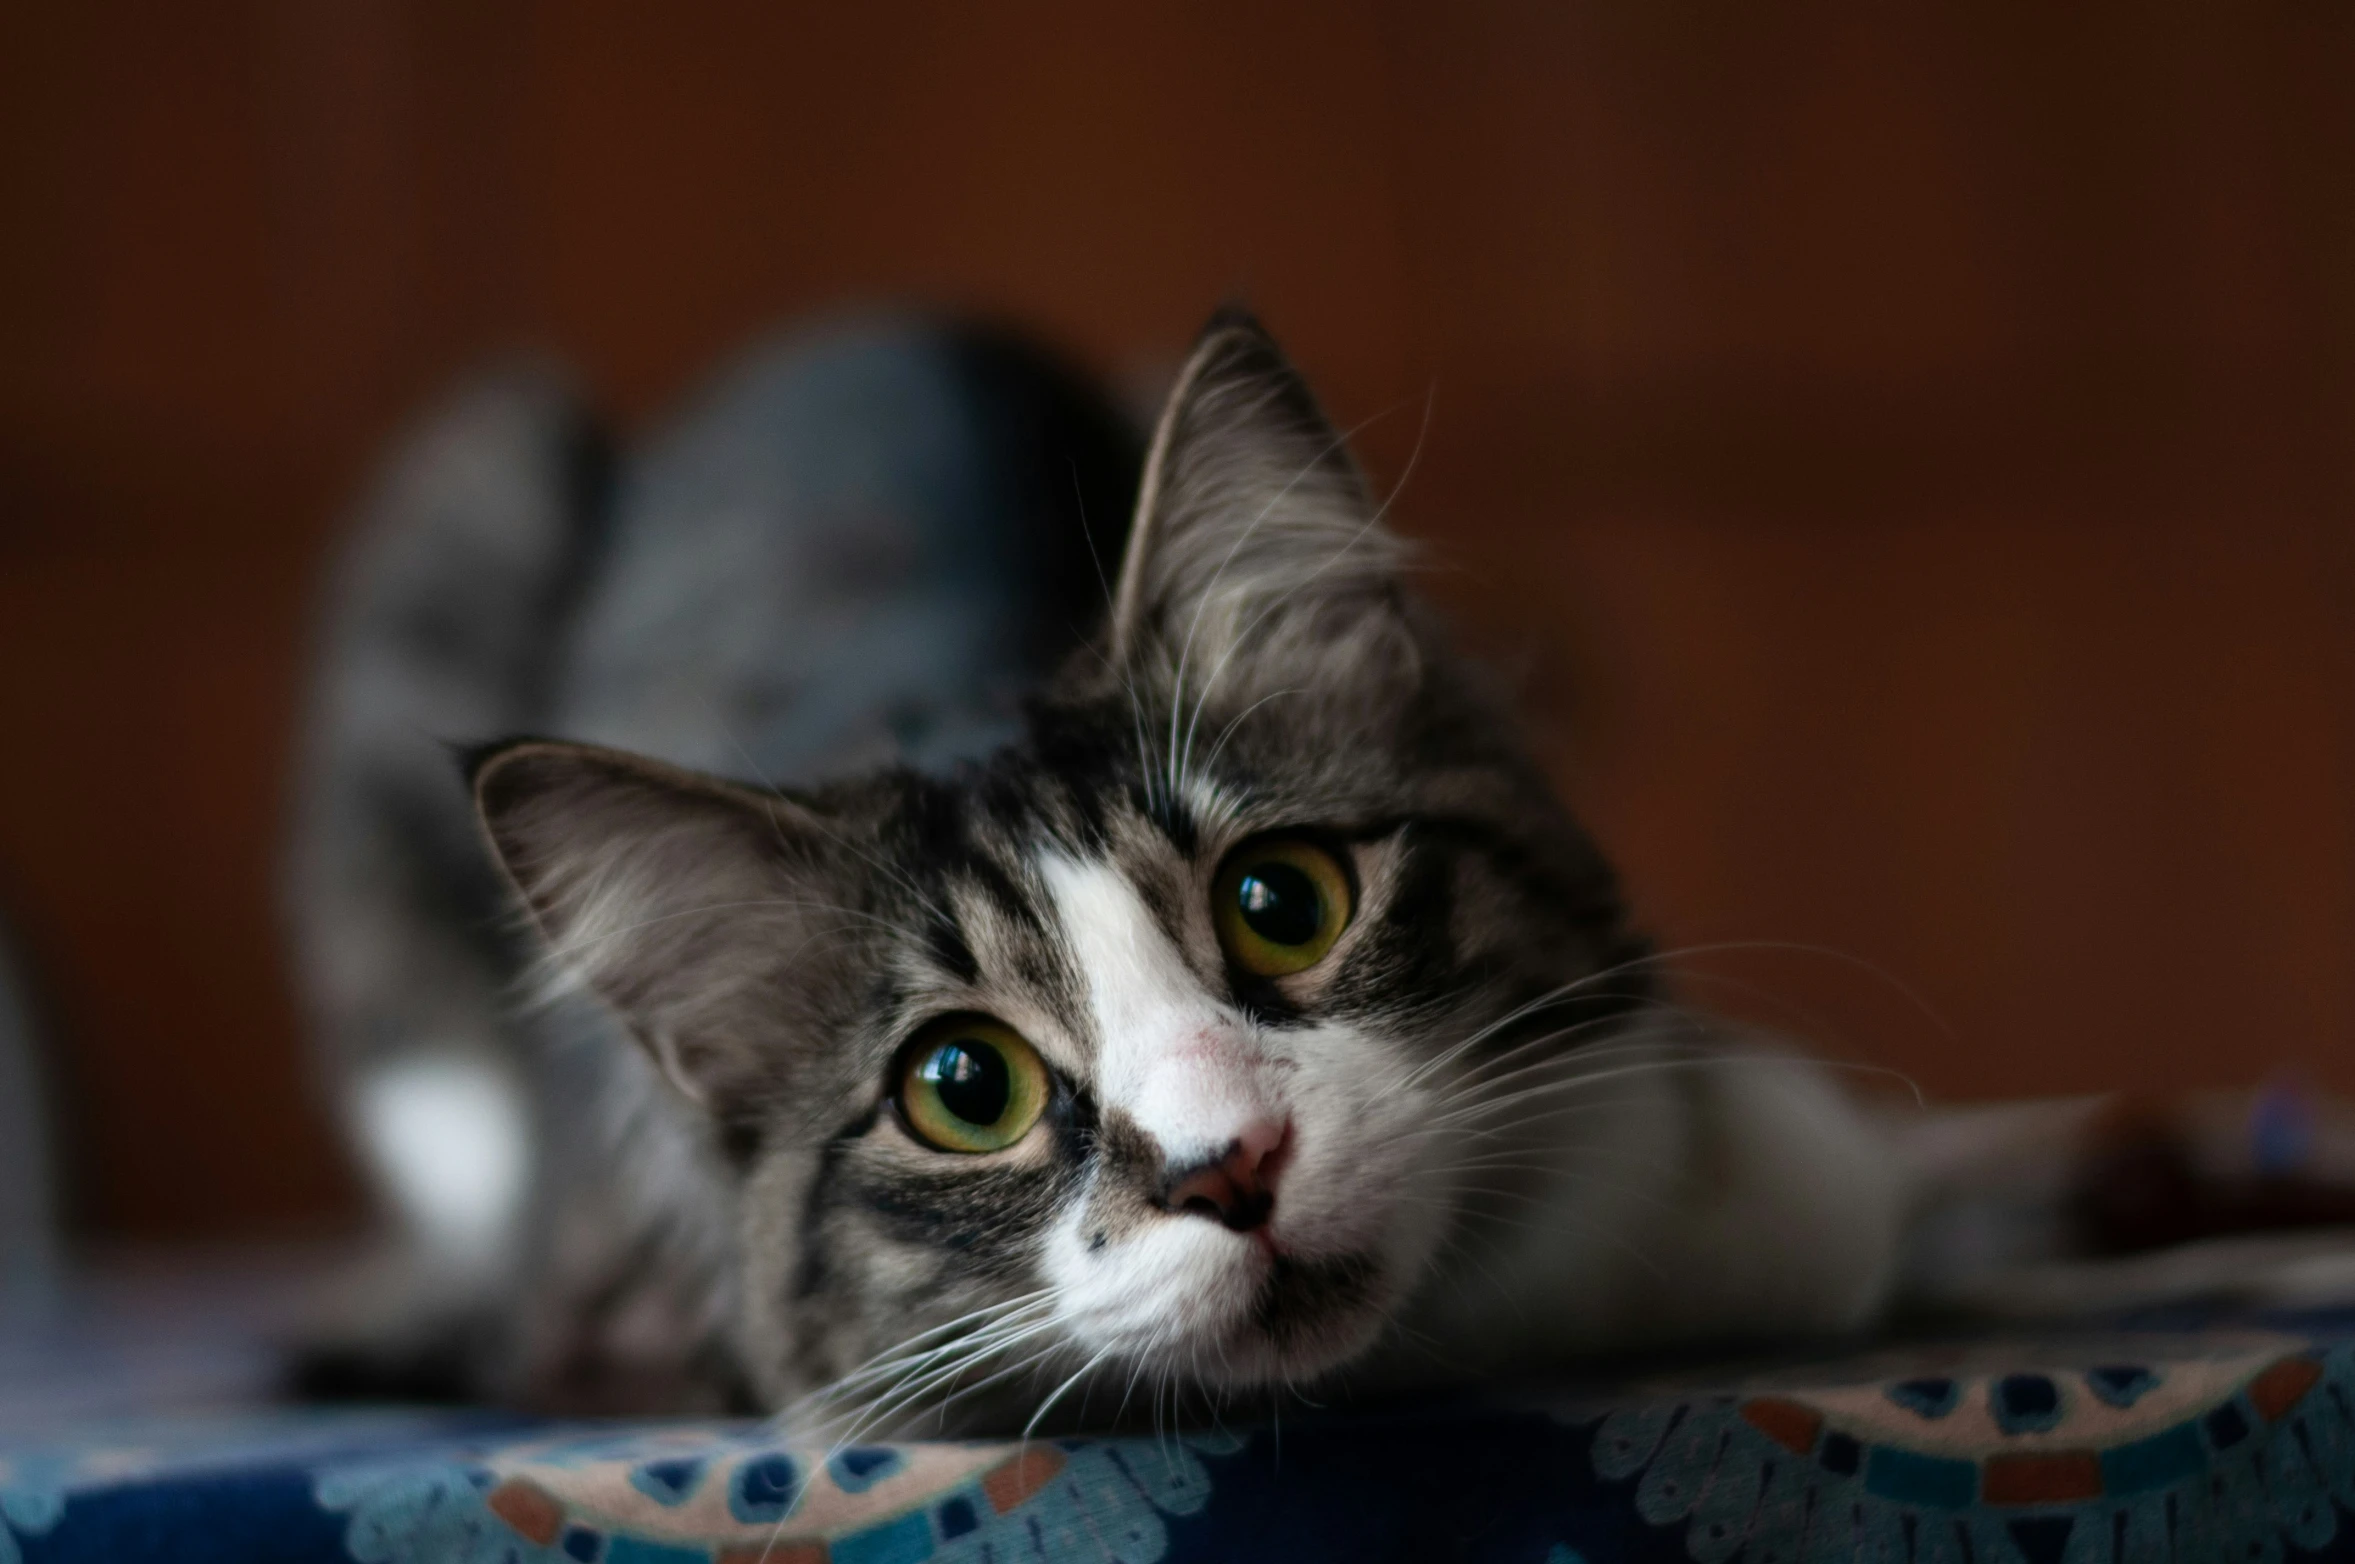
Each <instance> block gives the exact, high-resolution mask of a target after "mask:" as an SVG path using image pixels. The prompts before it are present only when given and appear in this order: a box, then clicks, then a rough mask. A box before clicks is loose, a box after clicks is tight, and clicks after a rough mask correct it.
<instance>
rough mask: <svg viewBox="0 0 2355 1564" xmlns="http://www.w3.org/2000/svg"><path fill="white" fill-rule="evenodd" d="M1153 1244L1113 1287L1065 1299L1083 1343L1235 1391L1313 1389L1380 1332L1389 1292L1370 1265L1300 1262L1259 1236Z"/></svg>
mask: <svg viewBox="0 0 2355 1564" xmlns="http://www.w3.org/2000/svg"><path fill="white" fill-rule="evenodd" d="M1155 1236H1157V1237H1160V1238H1162V1239H1163V1240H1164V1241H1165V1242H1168V1243H1169V1247H1168V1248H1163V1247H1162V1246H1161V1245H1155V1244H1148V1245H1147V1246H1146V1249H1147V1252H1146V1253H1143V1254H1138V1255H1134V1256H1132V1257H1131V1258H1132V1259H1133V1260H1134V1261H1135V1262H1136V1269H1135V1270H1129V1272H1128V1274H1127V1275H1126V1276H1125V1277H1123V1278H1122V1279H1121V1281H1120V1282H1119V1284H1117V1285H1116V1286H1115V1287H1110V1288H1107V1289H1106V1290H1105V1291H1104V1292H1101V1293H1098V1292H1096V1290H1095V1288H1094V1287H1091V1286H1089V1285H1088V1284H1087V1283H1085V1282H1082V1283H1080V1285H1079V1286H1078V1287H1076V1288H1075V1289H1073V1290H1072V1291H1071V1292H1067V1293H1066V1296H1065V1304H1066V1307H1067V1308H1068V1309H1069V1313H1068V1314H1067V1315H1066V1318H1067V1319H1068V1321H1069V1325H1070V1329H1071V1330H1072V1332H1073V1334H1074V1335H1076V1336H1077V1337H1079V1338H1080V1340H1081V1342H1082V1343H1085V1344H1089V1345H1092V1346H1093V1347H1095V1348H1097V1349H1102V1350H1106V1351H1109V1352H1112V1353H1114V1354H1116V1355H1118V1356H1119V1357H1122V1358H1125V1359H1128V1360H1129V1361H1131V1362H1134V1363H1139V1364H1142V1365H1144V1366H1146V1367H1148V1368H1151V1367H1171V1368H1181V1369H1183V1370H1184V1371H1185V1372H1186V1373H1187V1374H1189V1375H1190V1376H1192V1377H1195V1378H1197V1379H1199V1380H1202V1381H1204V1382H1206V1383H1210V1384H1215V1385H1218V1386H1220V1387H1222V1388H1226V1389H1234V1390H1243V1389H1250V1388H1255V1387H1259V1386H1263V1385H1271V1384H1278V1383H1285V1382H1294V1381H1300V1380H1305V1379H1311V1378H1314V1377H1316V1376H1318V1375H1320V1374H1323V1373H1325V1372H1326V1371H1328V1370H1331V1369H1334V1368H1337V1367H1339V1366H1340V1365H1342V1364H1343V1363H1346V1362H1348V1361H1349V1360H1351V1359H1352V1358H1355V1357H1356V1356H1358V1355H1359V1354H1360V1353H1362V1352H1363V1351H1364V1350H1365V1349H1366V1348H1367V1347H1369V1346H1370V1345H1372V1343H1373V1341H1374V1340H1375V1338H1376V1337H1377V1336H1378V1335H1379V1334H1380V1332H1381V1328H1382V1324H1383V1320H1384V1303H1385V1300H1386V1299H1387V1297H1388V1295H1389V1291H1390V1289H1389V1288H1388V1286H1387V1285H1386V1279H1385V1278H1386V1270H1385V1267H1384V1265H1383V1262H1382V1260H1381V1258H1380V1257H1379V1256H1377V1255H1374V1254H1359V1253H1342V1254H1302V1253H1298V1252H1295V1251H1292V1250H1290V1249H1288V1248H1286V1247H1284V1246H1282V1245H1281V1244H1278V1243H1274V1242H1270V1241H1268V1240H1267V1239H1266V1237H1265V1236H1264V1234H1260V1233H1254V1234H1249V1235H1244V1234H1221V1233H1214V1232H1197V1231H1194V1230H1192V1229H1191V1227H1190V1226H1189V1227H1188V1228H1178V1229H1174V1230H1170V1231H1165V1232H1163V1233H1161V1234H1157V1235H1155ZM1156 1250H1158V1251H1159V1252H1154V1251H1156ZM1173 1250H1175V1251H1177V1252H1172V1251H1173ZM1123 1269H1127V1268H1126V1267H1124V1268H1123ZM1139 1271H1143V1272H1145V1273H1147V1274H1144V1275H1139V1274H1138V1272H1139ZM1104 1280H1107V1281H1109V1280H1110V1278H1104Z"/></svg>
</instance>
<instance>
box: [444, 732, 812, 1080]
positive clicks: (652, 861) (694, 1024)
mask: <svg viewBox="0 0 2355 1564" xmlns="http://www.w3.org/2000/svg"><path fill="white" fill-rule="evenodd" d="M473 784H474V798H475V807H476V810H477V812H478V814H479V815H480V818H481V820H482V824H483V828H484V831H485V833H486V834H487V835H488V836H489V838H490V843H491V847H492V850H493V851H494V852H495V853H496V855H497V857H498V860H499V863H500V866H501V867H502V868H503V869H505V871H506V873H507V876H508V878H509V880H510V881H512V882H513V884H514V886H515V889H516V890H517V891H518V892H519V893H520V894H521V896H522V898H523V902H524V904H525V906H526V907H528V908H529V909H530V912H531V916H532V919H533V921H534V922H535V923H537V924H538V926H539V929H540V932H541V934H542V935H543V936H544V937H545V940H546V942H547V946H548V949H549V951H550V952H551V959H552V960H553V962H554V963H555V964H556V966H557V968H558V970H559V971H560V972H561V973H562V974H563V975H565V976H567V977H569V978H572V979H576V980H578V981H580V982H583V983H585V984H586V985H587V986H588V987H589V988H590V989H592V990H593V991H594V992H596V993H597V994H598V995H599V996H601V997H602V998H603V999H605V1000H606V1001H607V1002H608V1003H609V1004H611V1005H612V1006H613V1007H614V1009H615V1010H616V1011H618V1012H619V1013H620V1014H621V1016H622V1017H623V1019H624V1020H625V1021H627V1022H628V1024H629V1026H630V1028H631V1030H632V1031H633V1032H635V1033H636V1035H637V1036H638V1038H639V1040H640V1041H641V1042H643V1043H644V1044H645V1046H646V1048H647V1049H648V1051H649V1052H651V1053H652V1054H653V1055H654V1057H655V1059H656V1061H657V1062H658V1063H659V1064H660V1065H661V1066H662V1069H663V1073H664V1074H665V1075H667V1076H668V1077H669V1078H670V1080H671V1082H672V1083H673V1084H674V1085H675V1086H677V1087H678V1089H679V1090H680V1091H681V1092H683V1093H684V1094H685V1095H686V1096H687V1097H688V1098H689V1099H691V1100H692V1101H694V1102H696V1103H697V1104H699V1105H700V1106H702V1107H704V1108H706V1109H710V1110H712V1111H714V1112H719V1113H723V1114H724V1115H725V1114H733V1113H737V1112H743V1111H749V1110H752V1109H754V1108H756V1107H757V1105H758V1104H759V1102H760V1101H761V1100H762V1099H763V1098H764V1097H765V1096H766V1095H767V1094H769V1093H771V1092H774V1091H776V1090H777V1089H779V1087H780V1085H781V1084H782V1083H781V1081H780V1079H779V1078H780V1076H781V1074H782V1073H783V1071H784V1069H785V1067H786V1065H787V1063H788V1061H789V1056H790V1052H791V1048H790V1045H791V1043H792V1042H793V1040H794V1039H796V1038H797V1037H798V1038H807V1037H813V1036H818V1035H823V1026H824V1016H825V1014H826V1013H827V1012H828V1010H829V1009H830V1008H831V1007H830V1006H828V1004H827V1003H826V1000H827V995H826V994H825V992H824V990H823V986H822V985H823V982H824V978H823V975H822V974H823V973H824V972H826V971H827V970H830V969H831V970H835V971H837V972H838V971H839V970H840V967H839V964H837V963H827V962H812V961H809V960H807V959H803V958H805V957H806V953H807V951H808V949H809V947H810V946H811V945H812V944H813V943H814V942H818V941H822V940H826V939H829V938H831V937H834V936H837V935H841V934H843V933H845V932H846V931H847V930H851V929H854V928H855V926H856V924H857V921H858V920H857V918H856V917H855V915H851V914H847V913H846V912H844V911H842V910H840V909H838V908H836V907H835V906H834V905H833V903H832V901H831V899H830V888H831V887H833V886H837V885H839V884H840V880H839V879H838V878H837V876H836V874H835V872H834V871H835V869H836V865H835V862H834V860H835V857H836V855H837V853H838V852H839V851H840V849H839V848H838V846H837V844H836V838H835V833H834V832H833V831H831V830H830V829H829V828H828V826H827V825H826V823H825V822H823V821H821V820H820V819H819V818H818V817H817V816H816V815H815V814H814V813H812V812H811V811H810V810H808V809H806V808H804V807H803V806H801V805H799V804H797V803H794V802H792V801H791V800H788V799H784V798H780V797H775V796H771V795H766V794H761V793H756V792H753V791H751V790H749V789H746V788H741V787H737V786H735V785H733V784H730V783H726V782H722V781H718V780H716V779H714V778H710V777H704V776H698V775H695V774H693V773H691V772H685V771H679V770H676V769H674V768H672V767H669V766H665V765H662V764H660V763H658V762H655V761H651V760H646V759H642V758H640V757H638V756H635V755H627V754H623V753H620V752H619V751H615V750H606V749H598V748H595V747H592V746H589V745H578V744H556V743H547V742H542V741H539V740H524V741H521V742H518V743H514V744H509V745H506V746H503V747H501V748H499V749H496V750H493V751H491V752H490V753H488V754H486V755H484V756H482V757H480V758H479V759H478V760H477V761H476V762H475V764H474V766H473Z"/></svg>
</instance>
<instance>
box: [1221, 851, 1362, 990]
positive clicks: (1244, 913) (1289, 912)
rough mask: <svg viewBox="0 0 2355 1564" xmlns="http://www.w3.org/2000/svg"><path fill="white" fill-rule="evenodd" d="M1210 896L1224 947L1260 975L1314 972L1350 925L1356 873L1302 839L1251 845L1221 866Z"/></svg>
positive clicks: (1245, 968)
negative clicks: (1351, 889)
mask: <svg viewBox="0 0 2355 1564" xmlns="http://www.w3.org/2000/svg"><path fill="white" fill-rule="evenodd" d="M1211 895H1212V898H1213V900H1212V903H1211V915H1212V917H1213V919H1214V921H1215V922H1216V923H1217V925H1218V942H1219V944H1221V945H1223V946H1224V947H1226V953H1227V955H1228V956H1229V957H1231V958H1232V959H1233V960H1234V962H1235V964H1236V965H1237V966H1239V967H1241V968H1242V969H1243V970H1244V971H1246V972H1253V973H1257V974H1258V975H1259V976H1261V977H1283V976H1285V975H1287V974H1289V973H1293V972H1305V971H1307V970H1308V969H1309V968H1310V967H1313V966H1315V965H1316V964H1317V963H1318V962H1320V961H1322V960H1324V959H1325V952H1327V951H1329V950H1331V949H1332V948H1333V942H1334V941H1335V940H1337V939H1339V938H1340V937H1341V931H1342V930H1343V929H1345V928H1347V927H1349V913H1350V905H1349V876H1348V875H1347V874H1345V873H1344V872H1342V868H1341V865H1340V863H1339V862H1338V861H1336V860H1335V858H1334V857H1333V855H1332V854H1331V853H1329V852H1326V851H1325V850H1324V849H1323V848H1321V847H1319V846H1317V845H1316V844H1315V843H1313V842H1304V841H1302V840H1300V839H1299V838H1298V837H1285V836H1273V837H1267V838H1264V839H1262V840H1260V841H1256V842H1246V843H1244V844H1243V846H1241V847H1239V848H1237V849H1236V850H1235V851H1234V852H1233V853H1232V854H1230V855H1229V856H1228V858H1227V861H1226V862H1225V863H1224V864H1222V865H1221V866H1220V867H1219V871H1218V883H1217V886H1216V888H1215V889H1213V891H1212V892H1211Z"/></svg>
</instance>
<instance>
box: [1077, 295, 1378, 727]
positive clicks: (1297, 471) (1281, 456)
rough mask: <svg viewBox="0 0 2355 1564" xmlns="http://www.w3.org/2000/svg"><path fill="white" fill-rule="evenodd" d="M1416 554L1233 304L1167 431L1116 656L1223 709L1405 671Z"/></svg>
mask: <svg viewBox="0 0 2355 1564" xmlns="http://www.w3.org/2000/svg"><path fill="white" fill-rule="evenodd" d="M1404 553H1405V550H1404V548H1403V546H1402V545H1401V543H1400V542H1399V540H1398V538H1397V537H1396V536H1395V535H1393V534H1392V533H1390V532H1389V531H1388V530H1387V529H1386V528H1385V527H1384V526H1383V525H1382V521H1381V517H1380V514H1379V512H1378V511H1377V509H1376V508H1375V506H1374V505H1373V504H1372V502H1371V500H1370V498H1369V496H1368V494H1367V489H1366V482H1365V479H1364V476H1363V475H1362V474H1361V473H1360V472H1359V471H1358V467H1357V464H1356V462H1355V461H1354V460H1352V459H1351V457H1350V454H1349V449H1348V445H1347V442H1346V441H1345V439H1344V438H1343V436H1342V435H1341V434H1340V433H1339V432H1338V431H1337V430H1335V429H1334V427H1333V425H1332V423H1331V422H1330V421H1329V420H1328V419H1327V418H1326V417H1325V415H1324V412H1323V410H1322V409H1320V408H1319V407H1318V406H1317V402H1316V398H1315V396H1314V395H1312V394H1311V393H1310V391H1309V389H1308V386H1307V384H1306V382H1304V381H1303V380H1302V379H1301V377H1300V374H1299V372H1298V371H1297V370H1295V369H1294V368H1293V367H1292V365H1291V363H1290V361H1289V360H1287V359H1286V358H1285V357H1284V354H1283V351H1282V350H1281V349H1280V348H1278V347H1277V346H1276V344H1275V342H1274V340H1273V339H1272V338H1270V337H1269V336H1268V334H1267V332H1266V331H1265V330H1264V329H1262V328H1261V326H1260V325H1259V323H1258V322H1257V321H1256V320H1253V319H1252V318H1251V317H1250V316H1248V315H1245V314H1242V313H1240V312H1236V311H1229V312H1225V313H1222V314H1220V315H1219V316H1218V317H1217V318H1215V319H1213V320H1212V321H1211V323H1210V325H1209V327H1208V328H1207V329H1206V330H1205V331H1204V332H1203V335H1202V338H1201V341H1200V342H1199V343H1197V344H1196V346H1195V348H1194V351H1193V354H1192V356H1191V357H1190V358H1188V359H1187V361H1186V366H1185V368H1184V370H1183V371H1181V372H1180V374H1179V376H1178V380H1177V384H1176V386H1175V387H1174V388H1172V390H1171V391H1170V395H1169V401H1168V404H1167V406H1165V407H1164V408H1163V410H1162V414H1161V421H1160V423H1159V425H1158V426H1157V427H1156V428H1155V430H1154V435H1153V444H1152V448H1151V450H1150V452H1149V453H1148V455H1147V458H1146V463H1145V476H1144V482H1143V485H1142V487H1141V489H1140V491H1139V493H1138V497H1137V513H1136V519H1135V521H1134V523H1133V524H1132V526H1131V528H1130V531H1129V540H1128V547H1127V550H1126V552H1125V554H1124V556H1123V559H1122V563H1121V572H1120V582H1119V586H1118V588H1117V589H1116V590H1115V592H1114V594H1113V605H1112V628H1111V635H1110V643H1111V644H1110V659H1111V661H1112V663H1113V664H1114V666H1115V667H1117V668H1118V669H1120V670H1121V672H1122V673H1123V674H1124V675H1126V676H1128V677H1130V678H1131V679H1132V680H1136V679H1139V678H1140V677H1141V678H1142V679H1143V680H1144V681H1145V682H1148V683H1153V684H1161V685H1163V686H1164V687H1167V688H1170V689H1172V690H1173V692H1175V693H1177V694H1179V695H1183V694H1185V693H1187V692H1193V693H1195V694H1201V693H1203V692H1208V693H1210V694H1211V695H1212V697H1213V700H1214V704H1228V703H1230V702H1231V701H1232V700H1233V699H1235V698H1238V697H1239V698H1240V699H1241V700H1243V701H1245V702H1249V701H1252V700H1256V699H1260V698H1262V697H1264V696H1266V695H1269V694H1271V693H1272V692H1273V691H1275V690H1277V689H1279V688H1284V689H1301V688H1313V687H1316V686H1319V685H1331V684H1334V683H1336V682H1337V681H1340V680H1343V679H1347V678H1351V677H1353V676H1354V677H1359V678H1360V679H1362V678H1363V677H1365V676H1369V675H1371V676H1376V677H1384V676H1395V675H1396V674H1397V673H1399V672H1401V671H1404V670H1405V667H1406V666H1407V665H1410V664H1411V662H1412V655H1413V647H1412V637H1411V635H1410V634H1409V633H1408V632H1407V629H1406V626H1405V624H1404V622H1403V619H1402V616H1401V614H1400V594H1399V586H1398V577H1399V570H1400V566H1401V562H1402V557H1403V555H1404ZM1368 659H1370V661H1368Z"/></svg>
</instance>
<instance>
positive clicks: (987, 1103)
mask: <svg viewBox="0 0 2355 1564" xmlns="http://www.w3.org/2000/svg"><path fill="white" fill-rule="evenodd" d="M921 1073H922V1074H923V1077H924V1079H926V1080H928V1081H930V1082H931V1083H932V1086H933V1090H934V1091H936V1092H938V1093H939V1094H940V1105H941V1106H942V1107H944V1108H946V1109H948V1110H949V1112H951V1113H953V1114H955V1115H956V1116H957V1117H958V1118H960V1119H963V1120H964V1121H965V1122H966V1123H967V1124H978V1125H980V1126H981V1127H982V1128H984V1129H987V1128H988V1127H989V1126H990V1125H992V1124H995V1123H997V1122H998V1120H1000V1119H1002V1118H1004V1117H1005V1116H1006V1104H1007V1103H1008V1102H1010V1101H1012V1100H1013V1096H1014V1075H1013V1072H1012V1071H1010V1070H1008V1069H1007V1068H1006V1056H1005V1055H1004V1054H1002V1053H1000V1052H998V1050H997V1049H996V1048H994V1047H992V1046H991V1045H989V1044H988V1043H985V1042H981V1041H979V1040H977V1039H974V1038H961V1039H959V1040H958V1041H956V1042H953V1043H943V1044H941V1045H940V1047H938V1048H936V1049H934V1050H933V1052H932V1057H931V1058H929V1059H927V1060H925V1061H924V1068H923V1071H922V1072H921Z"/></svg>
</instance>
